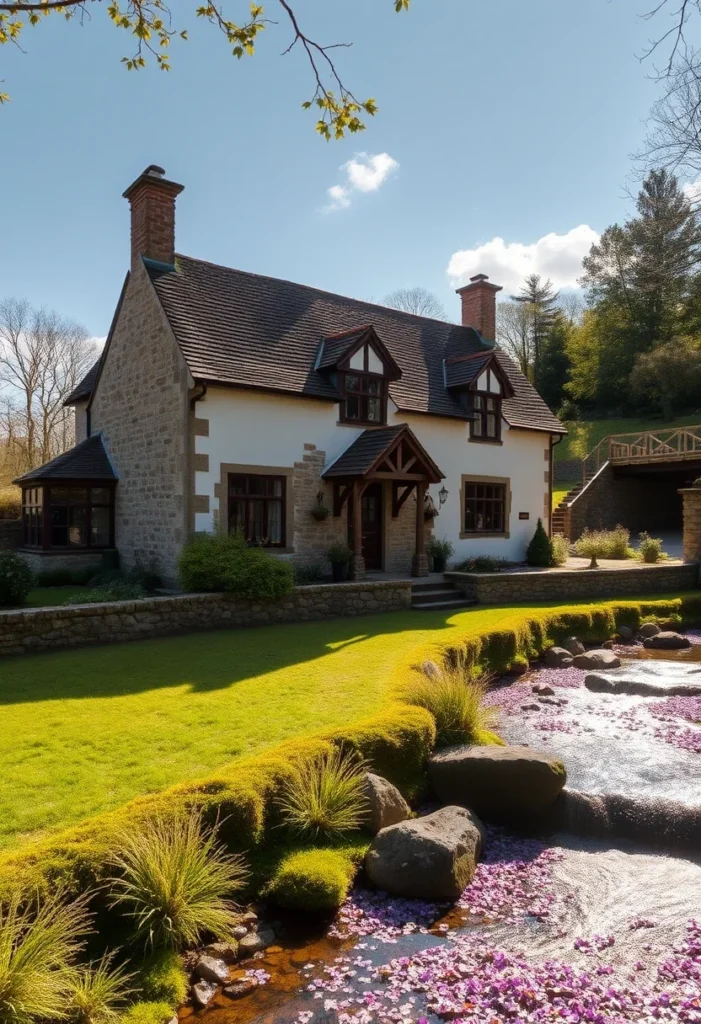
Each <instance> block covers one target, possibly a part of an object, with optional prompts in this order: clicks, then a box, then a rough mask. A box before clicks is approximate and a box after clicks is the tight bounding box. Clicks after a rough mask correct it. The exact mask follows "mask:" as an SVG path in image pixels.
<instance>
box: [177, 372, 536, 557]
mask: <svg viewBox="0 0 701 1024" xmlns="http://www.w3.org/2000/svg"><path fill="white" fill-rule="evenodd" d="M338 414H339V412H338V405H331V404H329V403H327V402H321V401H315V400H312V399H301V398H287V397H285V396H281V395H271V394H265V393H263V392H255V391H237V390H235V389H223V388H210V389H209V390H208V391H207V394H206V396H205V398H204V399H203V400H202V401H200V402H198V403H197V406H196V411H195V415H196V416H197V417H198V418H203V419H207V420H208V421H209V436H208V437H200V436H198V437H196V438H195V451H196V453H198V454H207V455H208V456H209V470H208V472H206V473H204V472H198V473H196V474H195V493H196V494H198V495H208V496H209V503H210V511H209V512H208V513H204V512H202V513H197V514H196V516H195V529H196V530H205V531H212V530H213V529H214V523H215V517H214V513H215V512H216V511H217V510H218V509H219V499H218V497H216V496H215V490H214V488H215V484H218V483H219V482H220V479H221V468H220V467H221V464H222V463H231V464H241V465H250V466H270V467H286V468H289V469H292V467H293V466H294V464H295V462H299V461H300V460H301V459H302V457H303V455H304V445H305V444H314V445H316V447H317V448H318V449H320V450H322V451H325V452H326V456H327V465H330V464H331V463H332V462H333V461H334V460H335V459H337V458H338V456H339V455H341V454H342V453H343V452H344V451H345V450H346V448H348V446H349V445H350V444H351V443H352V442H353V440H354V439H355V438H356V437H357V436H358V434H359V433H361V432H362V430H363V429H364V428H362V427H359V428H356V427H349V426H341V425H339V424H338ZM388 419H389V423H390V424H395V423H408V424H409V426H410V427H411V429H412V430H413V432H414V433H415V434H416V436H417V437H418V439H419V440H420V441H421V443H422V445H423V446H424V447H425V448H426V450H427V452H428V453H429V455H430V456H431V458H432V459H433V460H434V462H436V463H437V464H438V466H439V467H440V469H441V470H442V471H443V473H444V474H445V480H444V481H443V482H442V484H438V485H435V486H433V487H432V488H431V494H432V497H433V500H434V502H435V505H436V507H438V506H439V499H438V492H439V490H440V489H441V487H442V486H444V487H445V488H446V489H447V491H448V500H447V502H446V503H445V505H443V506H442V507H441V509H440V515H439V517H438V518H437V519H436V521H435V528H434V535H435V536H437V537H439V538H443V537H447V539H448V540H449V541H451V543H452V544H453V546H454V548H455V559H456V560H460V559H462V558H467V557H470V556H473V555H480V554H490V555H499V556H501V557H503V558H510V559H515V560H516V559H522V558H523V556H524V554H525V549H526V545H527V544H528V541H529V540H530V539H531V537H532V536H533V532H534V530H535V527H536V522H537V520H538V517H539V516H541V517H542V516H543V514H544V505H545V495H546V494H547V491H548V484H547V481H546V471H547V469H548V461H547V459H546V454H547V453H548V451H549V436H548V434H545V433H542V432H537V431H524V430H510V429H509V428H508V427H507V425H506V423H503V424H502V439H503V444H501V445H492V444H479V443H474V442H473V443H471V442H469V441H468V436H469V426H468V424H467V423H466V422H464V421H462V420H453V419H448V418H443V417H437V416H419V415H412V414H407V413H400V412H398V411H397V410H396V408H395V407H394V405H393V403H391V402H390V408H389V416H388ZM463 475H470V476H487V477H490V476H491V477H508V478H509V480H510V481H511V514H510V517H509V537H489V536H484V537H471V538H468V539H460V532H461V515H462V510H461V505H462V498H461V478H462V476H463ZM519 512H523V513H528V514H529V519H528V520H525V521H524V520H519ZM546 525H547V524H546Z"/></svg>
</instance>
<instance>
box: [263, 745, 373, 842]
mask: <svg viewBox="0 0 701 1024" xmlns="http://www.w3.org/2000/svg"><path fill="white" fill-rule="evenodd" d="M366 771H367V766H366V765H365V764H364V763H363V761H361V760H360V759H359V758H358V757H356V756H354V755H353V754H347V753H345V752H344V751H343V750H342V749H341V748H339V747H334V748H333V749H332V750H330V751H326V752H324V753H321V754H319V755H318V756H317V757H315V758H312V759H310V760H307V761H304V762H303V763H302V764H299V765H297V766H295V768H294V770H293V772H292V774H291V775H290V777H289V778H288V779H287V780H285V782H284V783H283V786H282V792H281V794H280V797H279V799H278V806H279V808H280V812H281V815H282V820H283V821H284V823H285V825H287V827H288V828H289V829H291V831H292V832H294V833H295V834H297V835H299V836H303V837H305V838H307V839H312V840H314V841H318V840H319V839H333V838H335V837H337V836H341V835H343V833H344V832H352V831H353V830H354V829H357V828H358V827H359V825H360V823H361V821H362V818H363V814H364V813H365V810H366V807H367V801H366V797H365V788H364V777H365V773H366Z"/></svg>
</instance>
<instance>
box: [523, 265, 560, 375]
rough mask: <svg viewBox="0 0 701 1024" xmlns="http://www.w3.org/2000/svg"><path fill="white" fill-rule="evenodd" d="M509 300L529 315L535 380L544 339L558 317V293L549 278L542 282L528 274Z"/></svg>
mask: <svg viewBox="0 0 701 1024" xmlns="http://www.w3.org/2000/svg"><path fill="white" fill-rule="evenodd" d="M511 298H512V299H513V301H514V302H518V303H520V304H521V305H523V306H524V307H525V308H526V309H527V310H528V313H529V333H530V351H531V360H532V366H533V378H534V379H537V378H538V373H539V365H540V360H541V354H542V350H543V346H544V344H545V339H546V338H547V336H548V334H549V332H550V329H551V327H552V326H553V324H554V322H555V320H556V318H557V316H558V309H557V300H558V298H559V293H558V292H556V291H554V290H553V283H552V281H551V280H550V279H549V278H548V280H547V281H543V279H542V277H541V276H540V274H529V275H528V277H527V278H526V280H525V283H524V285H523V288H522V289H521V291H520V292H519V294H518V295H512V296H511Z"/></svg>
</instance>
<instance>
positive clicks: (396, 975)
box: [180, 638, 701, 1024]
mask: <svg viewBox="0 0 701 1024" xmlns="http://www.w3.org/2000/svg"><path fill="white" fill-rule="evenodd" d="M694 639H698V638H694ZM619 653H620V654H621V656H622V657H623V658H624V659H625V660H624V662H623V665H622V667H621V668H620V669H616V670H614V671H613V672H611V673H607V675H611V676H620V677H621V678H625V679H634V680H637V681H640V680H642V681H643V682H648V683H651V684H652V685H653V686H654V687H661V689H662V693H661V694H660V693H657V694H655V695H653V696H630V695H625V694H611V693H597V692H591V691H590V690H588V689H586V688H585V686H584V677H585V675H586V673H585V672H584V671H580V670H576V669H571V668H569V669H540V670H537V671H535V672H530V673H528V674H527V675H525V676H522V677H519V678H507V679H504V680H501V681H500V682H499V684H498V685H497V686H496V687H495V689H494V690H493V691H491V692H490V694H489V697H488V701H487V703H491V704H494V705H495V706H496V707H498V708H499V712H500V716H499V724H498V729H499V731H500V733H501V734H502V735H503V736H504V738H505V739H506V740H507V741H508V742H510V743H527V744H529V745H531V746H534V747H539V748H541V749H545V750H552V751H553V752H556V753H557V754H558V755H559V756H561V757H562V759H563V760H564V761H565V763H566V765H567V769H568V790H569V791H570V793H569V796H568V798H567V799H568V801H569V802H570V817H571V820H570V821H569V822H568V826H567V831H566V832H565V831H558V832H555V834H553V835H551V836H548V837H545V836H538V837H533V836H522V835H521V836H520V835H515V834H510V833H509V832H508V831H505V830H503V829H500V828H495V827H494V828H492V827H490V828H488V841H487V845H486V851H485V855H484V858H483V860H482V861H481V863H480V864H479V865H478V869H477V874H476V876H475V879H474V880H473V882H472V883H471V885H470V886H469V887H468V888H467V889H466V890H465V892H464V893H463V895H462V897H461V899H460V901H459V903H458V905H457V906H456V907H454V908H446V907H440V906H437V905H432V904H427V903H420V902H415V901H406V900H399V899H394V898H390V897H388V896H385V895H384V894H381V893H377V892H374V891H371V890H368V889H365V888H363V887H362V886H360V885H359V886H357V887H356V888H355V889H354V891H353V892H352V894H351V896H350V897H349V899H348V900H347V902H346V904H344V906H343V907H342V908H341V911H340V912H339V914H338V915H337V916H336V918H335V919H334V920H333V921H331V922H326V923H325V924H323V925H320V924H316V925H314V924H313V923H309V922H303V923H300V921H299V917H300V915H296V917H290V918H288V919H287V920H283V921H280V922H278V925H279V927H278V929H277V930H278V936H279V938H278V941H279V945H276V946H273V947H270V948H269V949H268V950H266V951H265V953H263V954H258V956H257V957H256V958H255V959H254V960H252V961H249V962H247V963H244V964H241V965H237V969H235V970H234V972H233V977H234V978H236V977H241V976H243V975H244V973H245V972H246V971H248V972H249V973H248V977H249V978H250V977H252V976H253V977H255V979H256V981H257V982H258V985H257V987H256V988H255V989H254V990H253V991H252V992H250V993H249V994H247V995H245V996H243V997H241V998H239V999H238V1000H236V999H230V998H227V997H226V996H224V995H223V994H222V993H220V994H218V995H217V996H216V997H215V1000H214V1001H213V1002H212V1003H211V1004H210V1006H209V1007H208V1008H207V1009H206V1010H203V1011H199V1012H196V1011H194V1010H193V1009H192V1008H190V1007H185V1008H183V1010H181V1013H180V1019H181V1021H183V1022H184V1021H186V1020H188V1018H198V1019H199V1018H203V1019H204V1018H206V1024H272V1022H275V1024H371V1022H378V1024H402V1022H406V1024H409V1022H416V1024H440V1022H441V1021H457V1022H458V1024H459V1022H461V1021H466V1022H467V1021H475V1022H476V1021H479V1022H483V1024H502V1022H504V1024H506V1022H509V1024H530V1022H540V1021H544V1022H545V1021H548V1022H550V1021H553V1022H554V1021H558V1022H562V1021H568V1022H573V1024H578V1022H585V1021H586V1022H588V1024H622V1022H624V1021H626V1022H628V1021H635V1022H641V1024H643V1022H653V1021H669V1022H684V1024H701V842H700V841H699V837H701V643H694V646H693V647H692V648H691V649H690V650H688V651H681V652H648V651H644V650H643V649H642V648H638V647H626V648H621V649H620V650H619ZM653 653H654V656H653V657H650V655H651V654H653ZM661 653H664V655H665V657H664V658H660V657H659V654H661ZM535 683H541V684H545V685H546V686H549V687H551V688H552V690H553V691H554V693H553V694H552V695H547V697H546V701H545V702H544V701H536V700H534V695H533V692H532V687H533V685H534V684H535ZM697 683H698V684H699V694H698V695H696V693H695V685H696V684H697ZM667 687H671V688H673V689H674V688H679V687H681V688H682V690H684V691H685V692H686V695H683V696H680V695H669V696H666V695H664V690H665V688H667ZM689 687H690V688H691V689H689ZM529 705H530V706H531V708H532V710H523V709H524V707H527V706H529ZM536 705H537V706H538V708H539V709H538V710H536V709H535V706H536ZM621 806H624V807H625V814H624V815H623V817H625V820H626V822H627V827H629V828H631V829H632V832H633V834H634V835H636V836H643V837H644V842H643V843H640V842H632V841H630V839H629V838H626V837H625V836H623V835H622V834H620V831H617V830H616V828H615V827H612V826H611V824H610V823H611V822H614V823H615V820H617V818H616V813H617V812H616V808H618V809H619V812H620V807H621ZM611 808H613V811H612V810H611ZM583 809H584V812H586V813H584V812H583ZM592 809H594V810H592ZM597 815H598V818H597ZM618 817H619V818H620V817H621V814H620V813H618ZM594 819H597V820H596V821H595V820H594ZM631 821H632V822H633V825H632V826H631ZM597 823H598V827H595V825H597ZM577 824H579V825H580V826H581V827H579V828H578V827H576V826H577ZM570 826H572V827H570ZM577 832H580V833H583V834H582V835H577V834H575V833H577ZM680 836H681V837H682V839H683V842H682V841H679V840H680ZM677 847H679V848H680V849H682V852H683V856H679V853H678V850H677ZM305 927H306V928H307V931H306V933H305V931H304V930H300V929H304V928H305ZM239 968H240V969H239ZM251 972H253V974H252V973H251ZM192 1024H195V1022H194V1020H193V1022H192Z"/></svg>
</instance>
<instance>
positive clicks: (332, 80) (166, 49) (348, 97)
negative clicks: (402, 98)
mask: <svg viewBox="0 0 701 1024" xmlns="http://www.w3.org/2000/svg"><path fill="white" fill-rule="evenodd" d="M103 2H105V0H18V2H16V3H3V2H0V44H1V43H15V44H16V45H18V46H19V45H20V42H19V40H20V34H21V32H22V30H23V28H24V27H25V26H26V25H38V24H39V23H40V22H41V21H42V20H43V19H44V18H46V17H49V16H50V15H52V14H61V15H63V17H64V18H66V19H67V20H71V19H74V18H75V19H76V20H78V21H79V22H80V23H81V24H82V23H83V22H84V21H85V20H86V18H88V19H89V18H90V15H91V11H92V9H93V8H95V7H96V5H97V4H100V3H103ZM272 2H273V3H275V4H276V9H277V8H279V9H281V10H282V12H283V14H284V20H285V22H286V23H287V24H288V25H289V27H291V29H292V40H291V42H290V43H289V45H288V46H287V47H286V48H285V50H284V51H283V54H288V53H290V52H291V51H292V50H294V49H295V47H297V48H298V49H301V50H302V51H303V52H304V54H305V56H306V58H307V60H308V61H309V65H310V67H311V72H312V77H313V82H314V92H313V94H312V96H311V98H310V99H308V100H306V101H305V102H304V103H303V104H302V106H303V107H304V109H305V110H316V111H317V112H318V120H317V123H316V130H317V131H318V132H319V134H320V135H322V136H323V137H324V138H325V139H331V138H336V139H342V138H344V136H345V135H346V134H347V133H355V132H359V131H363V129H364V128H365V124H364V121H363V118H364V117H365V116H366V115H367V116H370V117H373V116H374V115H375V114H376V113H377V104H376V102H375V100H374V99H372V98H370V99H366V100H361V99H358V98H357V97H356V96H355V94H354V93H353V92H352V90H351V89H349V88H348V87H347V86H346V85H345V83H344V81H343V80H342V78H341V76H340V73H339V71H338V69H337V67H336V63H335V60H334V56H333V54H332V51H333V50H336V49H339V48H345V47H349V46H351V45H352V44H351V43H331V44H327V45H323V44H321V43H318V42H316V40H314V39H312V38H311V36H309V35H307V33H306V32H305V31H304V29H303V28H302V26H301V24H300V21H299V19H298V17H297V14H296V12H295V10H294V9H293V7H292V6H291V4H290V3H289V2H288V0H272ZM389 2H391V3H392V4H393V6H394V9H395V11H397V13H399V12H401V11H403V10H408V8H409V4H410V2H411V0H389ZM106 10H107V14H108V15H109V17H110V19H111V20H112V22H113V24H114V25H115V26H117V27H118V28H122V29H125V30H126V31H127V32H130V33H131V34H132V35H133V36H134V37H135V39H136V43H135V49H134V51H133V53H132V54H131V56H128V57H122V62H123V63H124V65H125V66H126V68H127V69H128V70H129V71H136V70H138V69H139V68H143V67H145V66H146V63H147V60H148V58H149V57H150V58H151V59H153V60H155V62H156V64H157V65H158V67H160V68H161V70H162V71H170V67H171V63H170V49H171V43H172V42H173V40H174V39H175V38H176V37H177V38H178V39H182V40H186V39H187V30H186V29H185V28H183V27H177V26H176V25H174V23H173V14H172V11H171V9H170V6H169V4H168V2H167V0H126V2H125V3H123V5H120V0H107V6H106ZM193 10H194V13H195V14H196V15H197V17H199V18H202V19H204V20H205V21H207V22H209V23H210V24H211V25H213V26H214V27H215V28H216V29H218V30H219V32H220V33H221V34H222V35H223V36H224V37H225V38H226V41H227V43H228V44H229V45H230V46H231V52H232V54H233V56H234V57H237V58H239V59H240V58H241V57H245V56H249V57H250V56H253V54H254V52H255V47H256V44H257V41H258V36H259V35H260V33H261V32H262V31H263V30H264V29H266V28H267V27H268V26H270V25H278V22H276V21H273V20H271V19H270V18H268V17H266V12H265V10H264V8H263V6H262V5H261V4H257V3H251V4H250V6H249V9H248V14H247V16H246V19H245V20H244V21H242V22H241V23H239V22H234V21H231V20H229V18H228V17H227V13H226V11H225V3H223V2H212V3H204V4H195V5H193ZM8 99H9V96H8V95H7V93H3V92H0V103H3V102H5V101H7V100H8Z"/></svg>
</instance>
